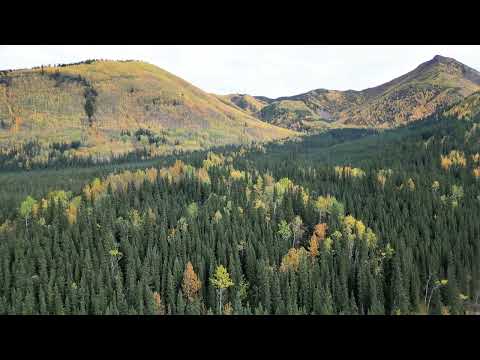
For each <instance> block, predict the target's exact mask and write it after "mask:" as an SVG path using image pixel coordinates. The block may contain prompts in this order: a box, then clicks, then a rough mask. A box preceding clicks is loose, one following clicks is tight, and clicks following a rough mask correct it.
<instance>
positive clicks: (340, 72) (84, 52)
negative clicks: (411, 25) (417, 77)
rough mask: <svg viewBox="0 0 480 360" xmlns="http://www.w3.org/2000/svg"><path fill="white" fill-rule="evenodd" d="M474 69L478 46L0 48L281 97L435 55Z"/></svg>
mask: <svg viewBox="0 0 480 360" xmlns="http://www.w3.org/2000/svg"><path fill="white" fill-rule="evenodd" d="M437 54H439V55H443V56H447V57H453V58H455V59H457V60H458V61H460V62H463V63H464V64H466V65H469V66H471V67H473V68H475V69H478V70H480V46H474V45H472V46H463V45H462V46H446V45H439V46H437V45H435V46H434V45H429V46H420V45H416V46H346V45H342V46H331V45H328V46H326V45H309V46H300V45H284V46H270V45H254V46H250V45H248V46H247V45H245V46H243V45H242V46H239V45H228V46H227V45H215V46H211V45H209V46H205V45H194V46H191V45H189V46H187V45H175V46H173V45H150V46H147V45H138V46H125V45H124V46H119V45H81V46H80V45H68V46H60V45H55V46H52V45H21V46H16V45H0V69H12V68H26V67H32V66H38V65H42V64H58V63H69V62H77V61H82V60H86V59H92V58H97V59H98V58H100V59H112V60H121V59H135V60H144V61H147V62H149V63H152V64H155V65H157V66H160V67H161V68H163V69H165V70H167V71H169V72H171V73H173V74H175V75H177V76H180V77H182V78H183V79H185V80H187V81H189V82H191V83H193V84H194V85H196V86H198V87H200V88H202V89H203V90H205V91H208V92H212V93H217V94H228V93H248V94H251V95H264V96H269V97H279V96H289V95H295V94H298V93H302V92H305V91H309V90H313V89H318V88H326V89H335V90H347V89H353V90H362V89H365V88H369V87H373V86H377V85H380V84H382V83H384V82H387V81H389V80H391V79H393V78H395V77H398V76H400V75H402V74H404V73H406V72H408V71H410V70H413V69H414V68H415V67H416V66H418V65H419V64H420V63H422V62H424V61H427V60H430V59H431V58H433V57H434V56H435V55H437Z"/></svg>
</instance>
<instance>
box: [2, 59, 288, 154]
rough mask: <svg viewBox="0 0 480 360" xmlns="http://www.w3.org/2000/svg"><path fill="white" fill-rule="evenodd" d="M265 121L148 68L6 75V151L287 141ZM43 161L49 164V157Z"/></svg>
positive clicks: (88, 65) (103, 66)
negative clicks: (32, 143) (36, 146)
mask: <svg viewBox="0 0 480 360" xmlns="http://www.w3.org/2000/svg"><path fill="white" fill-rule="evenodd" d="M291 135H295V133H294V132H292V131H290V130H286V129H283V128H279V127H276V126H273V125H270V124H267V123H265V122H262V121H260V120H258V119H257V118H255V117H253V116H251V115H250V114H249V113H248V112H247V111H243V110H242V109H240V108H238V107H232V106H230V105H227V104H225V102H222V101H220V100H219V99H218V97H216V96H215V95H211V94H208V93H206V92H204V91H202V90H201V89H199V88H197V87H195V86H193V85H191V84H189V83H188V82H186V81H184V80H182V79H180V78H179V77H176V76H174V75H172V74H170V73H168V72H167V71H164V70H162V69H160V68H158V67H156V66H154V65H151V64H148V63H145V62H141V61H106V60H89V61H85V62H82V63H77V64H69V65H58V66H48V67H37V68H33V69H25V70H13V71H12V70H10V71H2V72H0V146H2V145H3V146H2V147H3V148H4V149H5V148H9V147H10V148H11V145H12V144H13V145H18V144H20V143H24V142H26V141H29V139H33V138H35V139H37V140H38V141H39V142H40V146H42V147H44V146H45V147H48V146H49V144H52V143H55V142H56V143H75V144H76V145H75V146H74V148H72V149H70V150H71V154H72V155H76V156H82V155H92V154H95V155H98V156H111V154H112V153H113V154H116V155H118V154H125V153H128V152H131V151H134V150H136V149H143V148H146V149H147V150H148V152H149V153H150V154H152V155H155V154H160V153H164V152H167V151H171V150H173V149H182V150H188V149H198V148H206V147H209V146H212V145H223V144H229V143H245V142H250V141H263V140H273V139H278V138H284V137H288V136H291ZM38 156H42V157H45V156H47V154H46V153H45V152H44V153H42V154H39V155H38Z"/></svg>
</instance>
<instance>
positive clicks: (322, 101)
mask: <svg viewBox="0 0 480 360" xmlns="http://www.w3.org/2000/svg"><path fill="white" fill-rule="evenodd" d="M479 90H480V73H479V72H478V71H476V70H474V69H472V68H470V67H468V66H466V65H464V64H462V63H460V62H458V61H456V60H455V59H452V58H447V57H443V56H440V55H437V56H435V57H434V58H433V59H432V60H430V61H427V62H425V63H423V64H421V65H419V66H418V67H417V68H416V69H414V70H413V71H411V72H409V73H407V74H405V75H403V76H400V77H398V78H396V79H394V80H392V81H390V82H388V83H385V84H383V85H380V86H377V87H374V88H370V89H365V90H362V91H354V90H348V91H336V90H326V89H318V90H312V91H309V92H307V93H304V94H300V95H295V96H289V97H280V98H278V99H269V98H267V97H263V96H257V97H252V96H249V95H229V96H228V98H230V99H231V104H232V105H233V106H235V107H237V108H240V109H243V110H246V111H248V112H249V113H250V114H252V115H255V116H257V117H258V118H259V119H262V120H264V121H266V122H268V123H271V124H275V125H278V126H282V127H285V128H289V129H295V130H309V129H315V128H325V127H342V126H349V127H380V128H390V127H395V126H398V125H402V124H406V123H410V122H412V121H416V120H419V119H422V118H424V117H426V116H428V115H431V114H432V113H434V112H436V111H439V110H441V109H447V108H448V107H449V106H452V105H453V104H456V103H458V102H459V101H462V100H463V99H464V98H465V97H467V96H469V95H471V94H472V93H474V92H476V91H479Z"/></svg>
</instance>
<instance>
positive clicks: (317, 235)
mask: <svg viewBox="0 0 480 360" xmlns="http://www.w3.org/2000/svg"><path fill="white" fill-rule="evenodd" d="M327 229H328V225H327V224H325V223H322V224H317V225H315V228H314V230H313V234H312V236H311V238H310V247H309V251H310V256H312V257H316V256H318V247H319V244H320V242H321V241H323V240H325V236H326V235H327Z"/></svg>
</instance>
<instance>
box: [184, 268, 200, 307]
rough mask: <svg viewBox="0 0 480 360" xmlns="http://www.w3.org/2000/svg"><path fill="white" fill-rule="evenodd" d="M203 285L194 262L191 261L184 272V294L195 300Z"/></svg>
mask: <svg viewBox="0 0 480 360" xmlns="http://www.w3.org/2000/svg"><path fill="white" fill-rule="evenodd" d="M201 287H202V283H201V282H200V280H199V279H198V276H197V274H195V271H194V270H193V265H192V263H191V262H190V261H189V262H188V263H187V267H186V268H185V271H184V273H183V281H182V291H183V294H184V295H185V296H186V297H187V299H188V300H189V301H193V300H194V299H195V297H196V296H197V294H198V292H199V291H200V288H201Z"/></svg>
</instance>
